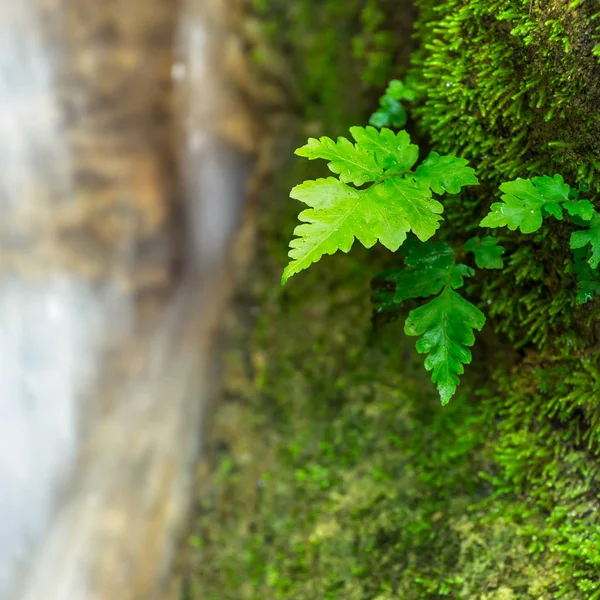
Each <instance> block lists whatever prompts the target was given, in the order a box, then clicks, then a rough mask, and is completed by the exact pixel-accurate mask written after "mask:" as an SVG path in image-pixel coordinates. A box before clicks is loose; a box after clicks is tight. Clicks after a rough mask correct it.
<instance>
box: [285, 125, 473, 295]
mask: <svg viewBox="0 0 600 600" xmlns="http://www.w3.org/2000/svg"><path fill="white" fill-rule="evenodd" d="M350 133H351V134H352V137H353V138H354V140H355V142H356V143H355V144H353V143H352V142H351V141H349V140H348V139H346V138H343V137H340V138H338V140H337V142H334V141H333V140H332V139H330V138H328V137H322V138H321V139H319V140H317V139H314V138H313V139H310V140H309V141H308V143H307V144H306V145H305V146H303V147H302V148H299V149H298V150H297V151H296V154H298V155H299V156H303V157H306V158H308V159H311V160H312V159H319V158H320V159H324V160H326V161H328V167H329V169H330V170H331V171H332V172H333V173H334V174H336V175H338V176H339V179H336V178H334V177H329V178H326V179H317V180H310V181H305V182H304V183H302V184H300V185H298V186H296V187H295V188H293V189H292V191H291V193H290V196H291V197H292V198H294V199H296V200H300V201H301V202H303V203H304V204H306V205H307V206H308V207H309V208H308V209H307V210H304V211H303V212H301V213H300V215H299V220H300V221H302V222H303V224H302V225H299V226H298V227H296V229H295V231H294V235H295V236H296V237H295V238H294V239H293V240H292V241H291V242H290V252H289V256H290V258H291V259H292V260H291V262H290V264H289V265H288V266H287V267H286V269H285V271H284V273H283V277H282V283H285V282H286V281H287V280H288V279H289V278H290V277H291V276H292V275H294V274H296V273H298V272H300V271H302V270H303V269H306V268H308V267H309V266H310V265H311V264H313V263H315V262H317V261H319V260H320V259H321V257H322V256H323V255H324V254H334V253H335V252H337V251H338V250H341V251H342V252H348V251H349V250H350V248H351V247H352V245H353V243H354V240H355V239H357V240H358V241H359V242H360V243H362V244H363V245H364V246H365V247H367V248H370V247H372V246H373V245H374V244H375V243H376V242H378V241H379V242H380V243H381V244H382V245H383V246H385V247H386V248H388V249H389V250H391V251H396V250H398V248H399V247H400V246H401V245H402V244H403V243H404V241H405V240H406V236H407V233H408V232H413V233H414V234H415V235H416V236H417V237H418V238H419V239H420V240H422V241H425V240H428V239H429V238H431V237H432V236H433V234H434V233H435V232H436V231H437V229H438V228H439V226H440V221H441V220H442V216H441V214H442V212H443V206H442V204H441V203H440V202H439V201H438V200H436V199H434V198H433V193H436V194H442V193H444V192H449V193H451V194H455V193H458V192H459V191H460V190H461V189H462V187H463V186H466V185H474V184H477V183H478V181H477V178H476V177H475V172H474V171H473V169H471V168H470V167H468V166H467V161H466V160H465V159H462V158H457V157H454V156H439V155H438V154H437V153H435V152H432V153H431V154H430V155H429V156H428V157H427V159H426V160H424V161H423V163H422V164H421V165H419V166H418V167H417V169H416V170H414V171H412V170H411V169H412V167H413V166H414V165H415V163H416V162H417V158H418V148H417V146H415V145H413V144H411V143H410V137H409V135H408V134H407V133H406V132H405V131H401V132H399V133H397V134H396V133H394V132H393V131H391V130H390V129H382V130H380V131H378V130H377V129H375V128H373V127H366V128H364V127H352V128H351V129H350ZM367 183H368V184H370V185H368V186H367V187H360V186H364V184H367Z"/></svg>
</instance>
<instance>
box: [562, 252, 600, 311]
mask: <svg viewBox="0 0 600 600" xmlns="http://www.w3.org/2000/svg"><path fill="white" fill-rule="evenodd" d="M587 255H588V251H587V248H585V247H583V248H577V249H575V250H573V259H574V262H573V263H572V264H570V265H569V266H568V267H567V272H569V273H572V274H573V275H575V278H576V280H577V297H576V302H577V305H578V306H580V305H582V304H586V303H587V302H589V301H590V300H593V299H594V297H595V296H596V295H598V294H600V274H599V273H598V271H596V270H595V269H592V267H590V265H589V263H588V262H587Z"/></svg>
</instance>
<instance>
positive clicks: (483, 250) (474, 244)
mask: <svg viewBox="0 0 600 600" xmlns="http://www.w3.org/2000/svg"><path fill="white" fill-rule="evenodd" d="M465 252H471V253H473V255H474V256H475V264H476V265H477V266H478V267H479V268H480V269H503V268H504V261H503V260H502V255H503V254H504V252H505V249H504V248H503V247H502V246H500V245H499V244H498V240H497V239H496V238H495V237H490V236H487V237H484V238H483V239H482V238H479V237H472V238H471V239H470V240H468V241H467V242H466V243H465Z"/></svg>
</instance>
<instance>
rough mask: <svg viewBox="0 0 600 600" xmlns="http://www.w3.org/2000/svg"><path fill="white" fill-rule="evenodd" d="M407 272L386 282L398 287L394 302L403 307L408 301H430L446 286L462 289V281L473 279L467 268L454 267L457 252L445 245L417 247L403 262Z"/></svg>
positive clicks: (397, 272)
mask: <svg viewBox="0 0 600 600" xmlns="http://www.w3.org/2000/svg"><path fill="white" fill-rule="evenodd" d="M404 262H405V264H406V266H407V267H408V268H406V269H400V270H397V271H392V272H390V273H388V274H387V276H386V279H387V281H390V282H392V283H394V284H395V285H396V293H395V295H394V302H396V303H397V304H401V303H402V302H404V300H408V299H409V298H427V297H428V296H432V295H434V294H439V293H440V292H441V291H442V289H443V288H444V286H446V285H450V286H451V287H453V288H459V287H461V286H462V285H463V283H464V282H463V277H465V276H466V277H470V276H471V275H473V274H474V273H473V270H472V269H470V268H469V267H467V266H466V265H456V264H455V263H454V250H452V248H451V247H450V246H449V245H448V244H445V243H443V242H436V243H434V244H432V243H428V244H422V245H421V246H415V247H414V248H411V250H410V251H409V252H408V254H407V256H406V259H405V260H404Z"/></svg>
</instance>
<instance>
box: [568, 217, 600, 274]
mask: <svg viewBox="0 0 600 600" xmlns="http://www.w3.org/2000/svg"><path fill="white" fill-rule="evenodd" d="M588 244H589V246H590V250H591V255H590V257H589V258H588V261H587V262H588V264H589V265H590V267H591V268H592V269H596V268H597V267H598V263H600V215H599V214H598V213H596V212H594V214H593V217H592V218H591V219H590V223H589V227H588V228H587V229H584V230H582V231H574V232H573V233H572V234H571V244H570V246H571V249H572V250H577V249H578V248H584V247H585V246H587V245H588Z"/></svg>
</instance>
